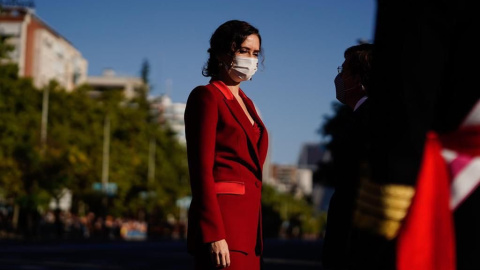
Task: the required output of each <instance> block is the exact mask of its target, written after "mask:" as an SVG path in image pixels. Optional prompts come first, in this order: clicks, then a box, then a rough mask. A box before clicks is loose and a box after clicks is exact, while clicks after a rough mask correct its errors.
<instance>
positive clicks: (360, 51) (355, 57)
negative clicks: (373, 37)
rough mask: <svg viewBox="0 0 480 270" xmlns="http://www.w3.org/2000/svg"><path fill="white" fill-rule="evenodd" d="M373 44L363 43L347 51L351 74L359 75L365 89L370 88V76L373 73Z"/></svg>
mask: <svg viewBox="0 0 480 270" xmlns="http://www.w3.org/2000/svg"><path fill="white" fill-rule="evenodd" d="M372 53H373V44H370V43H363V44H360V45H355V46H352V47H349V48H347V49H346V50H345V53H344V57H345V60H346V62H345V64H346V66H347V67H348V70H349V72H350V74H352V75H359V76H360V79H361V81H362V84H363V86H364V87H365V89H367V92H368V89H369V87H370V84H371V83H370V75H371V71H372Z"/></svg>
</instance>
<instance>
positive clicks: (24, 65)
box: [0, 7, 88, 91]
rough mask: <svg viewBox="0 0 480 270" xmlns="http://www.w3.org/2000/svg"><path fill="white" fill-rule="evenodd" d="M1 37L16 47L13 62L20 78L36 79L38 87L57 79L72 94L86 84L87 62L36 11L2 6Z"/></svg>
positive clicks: (12, 55)
mask: <svg viewBox="0 0 480 270" xmlns="http://www.w3.org/2000/svg"><path fill="white" fill-rule="evenodd" d="M0 36H3V37H6V38H7V39H6V40H7V42H8V43H9V44H11V45H12V46H13V51H12V52H11V54H10V60H11V61H13V62H15V63H16V64H18V67H19V76H21V77H30V78H32V79H33V83H34V85H35V86H36V87H38V88H41V87H43V86H45V85H47V84H48V83H49V82H50V81H51V80H56V81H57V82H58V83H59V84H60V85H61V86H62V87H64V88H65V89H66V90H67V91H72V90H73V89H75V87H76V86H78V85H80V84H82V83H84V82H85V81H86V79H87V70H88V62H87V60H86V59H85V58H83V56H82V54H81V53H80V51H79V50H78V49H76V48H75V47H74V46H73V45H72V43H70V42H69V41H68V40H67V39H66V38H65V37H63V36H62V35H60V34H59V33H58V32H57V31H55V30H54V29H53V28H52V27H50V26H49V25H47V24H46V23H45V22H44V21H43V20H41V19H40V18H39V17H38V16H36V15H35V12H34V10H33V9H31V8H26V7H1V8H0Z"/></svg>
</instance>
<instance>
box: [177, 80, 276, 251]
mask: <svg viewBox="0 0 480 270" xmlns="http://www.w3.org/2000/svg"><path fill="white" fill-rule="evenodd" d="M240 96H241V97H242V99H243V101H244V103H245V105H246V107H247V108H248V111H249V112H250V115H251V116H252V118H253V119H254V120H255V122H256V123H257V125H258V126H260V128H261V130H262V132H261V137H260V139H259V140H258V144H255V143H254V142H255V137H254V136H255V133H254V130H253V127H252V124H251V123H250V121H249V119H248V117H247V116H246V115H245V113H244V111H243V109H242V107H241V106H240V104H239V103H238V101H237V100H236V99H235V98H234V96H233V94H232V93H231V92H230V90H229V89H228V88H227V86H226V85H225V84H224V83H223V82H221V81H211V83H210V84H208V85H206V86H198V87H196V88H195V89H193V91H192V92H191V93H190V95H189V97H188V101H187V106H186V109H185V133H186V138H187V153H188V166H189V173H190V186H191V189H192V202H191V205H190V209H189V218H188V236H187V242H188V250H189V252H190V253H194V252H195V250H199V247H201V246H202V245H203V244H204V243H209V242H213V241H218V240H221V239H226V241H227V244H228V247H229V249H230V250H238V251H242V252H245V253H250V252H255V250H256V251H257V254H259V253H260V252H261V250H262V234H261V231H262V227H261V188H262V167H263V163H264V161H265V157H266V154H267V148H268V135H267V130H266V128H265V126H264V124H263V122H262V120H261V119H260V117H259V116H258V114H257V112H256V110H255V107H254V105H253V103H252V101H251V100H250V99H249V98H248V97H247V96H246V95H245V94H244V93H243V91H242V90H240Z"/></svg>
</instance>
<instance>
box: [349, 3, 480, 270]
mask: <svg viewBox="0 0 480 270" xmlns="http://www.w3.org/2000/svg"><path fill="white" fill-rule="evenodd" d="M377 4H378V6H377V18H376V30H375V42H374V43H375V49H374V62H373V75H372V76H373V80H372V86H371V89H370V92H369V101H370V122H369V131H370V132H371V134H370V136H371V139H372V140H371V151H370V152H369V156H370V158H369V165H370V172H371V175H370V177H369V178H368V179H365V180H364V181H363V182H362V184H361V187H360V189H359V195H358V200H357V202H356V211H355V218H354V224H355V227H356V228H357V229H356V230H355V238H354V239H355V240H354V243H353V246H354V247H353V249H352V252H353V257H354V259H352V260H351V262H350V265H351V266H352V268H354V269H455V268H456V269H480V260H479V259H478V254H480V233H479V228H480V212H479V210H478V209H480V190H479V189H478V188H476V187H477V185H476V182H477V181H478V179H480V175H477V176H475V173H472V172H471V171H474V172H475V166H477V165H476V163H475V162H472V161H474V159H473V158H474V157H475V156H479V155H480V132H479V129H480V121H479V119H478V118H479V117H478V114H479V112H478V111H476V110H475V104H477V103H478V101H479V98H480V89H479V86H478V79H477V77H478V74H479V71H480V66H479V63H480V55H479V54H478V48H477V47H478V45H477V43H476V42H475V39H476V35H475V34H474V33H478V29H480V23H479V16H478V15H477V12H476V8H475V7H474V6H473V5H474V1H467V0H455V1H454V0H450V1H427V0H421V1H412V0H410V1H384V0H379V1H378V2H377ZM472 166H473V168H474V169H469V168H471V167H472ZM468 169H469V170H468ZM477 170H478V169H477ZM465 175H467V176H468V177H467V180H465V179H464V178H465V177H464V176H465Z"/></svg>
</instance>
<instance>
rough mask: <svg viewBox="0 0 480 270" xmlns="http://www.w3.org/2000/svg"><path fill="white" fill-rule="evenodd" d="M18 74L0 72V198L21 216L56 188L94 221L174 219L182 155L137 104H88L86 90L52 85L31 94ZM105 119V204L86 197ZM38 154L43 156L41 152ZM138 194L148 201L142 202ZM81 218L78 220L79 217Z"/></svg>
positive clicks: (93, 195) (115, 98) (185, 189)
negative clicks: (154, 214)
mask: <svg viewBox="0 0 480 270" xmlns="http://www.w3.org/2000/svg"><path fill="white" fill-rule="evenodd" d="M17 73H18V68H17V67H16V66H15V65H12V64H3V65H2V64H0V134H1V135H2V136H0V197H4V198H8V199H10V200H14V201H16V203H17V204H18V205H19V206H20V207H21V209H22V210H21V211H24V210H26V211H24V212H26V213H29V211H33V210H35V209H38V208H43V209H45V208H46V207H47V205H48V202H49V200H50V198H58V197H59V196H60V194H61V192H62V190H63V189H64V188H68V189H69V190H71V191H72V194H73V208H72V211H73V212H77V210H78V209H79V208H80V207H79V206H80V205H85V208H86V211H93V212H96V213H97V214H98V213H100V214H107V213H108V214H114V215H124V216H126V215H128V216H136V215H137V214H138V213H140V212H146V213H151V211H153V209H160V212H161V213H165V215H166V214H167V213H172V214H175V213H178V209H177V207H176V205H175V200H176V199H177V198H180V197H183V196H185V195H188V194H189V185H188V170H187V161H186V151H185V147H184V146H183V145H180V144H179V143H178V142H177V140H176V138H175V137H174V136H173V134H172V133H171V132H170V131H169V129H168V128H167V127H164V126H159V125H158V124H157V123H154V122H152V121H151V116H150V113H149V105H148V102H147V100H146V98H145V96H141V97H139V98H137V99H134V100H125V99H124V98H123V96H122V94H121V93H120V92H119V91H110V92H108V93H105V94H104V95H102V96H101V98H98V99H93V98H91V97H89V95H88V94H89V91H90V90H91V89H90V88H89V87H88V86H87V85H83V86H80V87H78V88H77V89H75V90H74V91H72V92H67V91H65V90H64V89H63V88H62V87H60V86H59V85H58V84H57V83H56V82H51V83H50V84H49V85H47V86H46V87H44V88H43V89H36V88H35V87H34V86H33V84H32V82H31V80H29V79H24V78H19V77H18V76H17ZM47 90H48V93H49V106H48V125H47V126H48V129H47V140H46V147H45V148H43V147H42V145H41V141H40V129H41V119H42V98H43V92H44V91H47ZM107 116H108V117H109V119H110V166H109V182H110V183H115V184H117V186H118V192H117V194H116V195H115V196H113V197H110V198H109V199H108V200H107V201H106V203H105V200H104V199H102V198H105V195H104V194H102V193H99V192H98V191H95V190H93V184H94V183H96V182H101V178H102V162H103V139H104V123H105V118H106V117H107ZM151 140H153V141H155V144H156V148H155V149H156V151H155V163H154V165H155V172H156V173H155V177H154V179H153V181H148V179H147V176H148V173H147V172H148V164H149V142H150V141H151ZM43 149H45V151H43ZM144 194H150V195H149V196H144ZM79 214H84V213H79Z"/></svg>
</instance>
